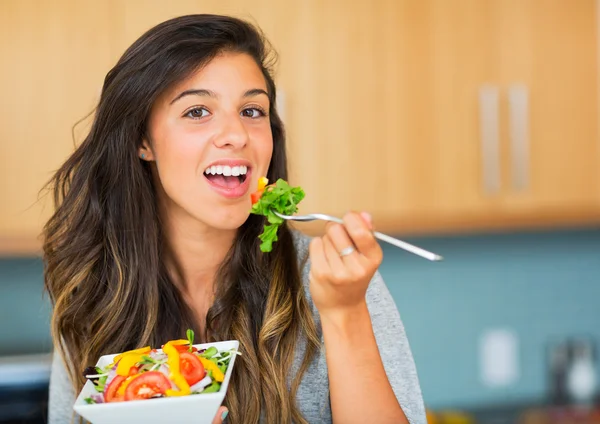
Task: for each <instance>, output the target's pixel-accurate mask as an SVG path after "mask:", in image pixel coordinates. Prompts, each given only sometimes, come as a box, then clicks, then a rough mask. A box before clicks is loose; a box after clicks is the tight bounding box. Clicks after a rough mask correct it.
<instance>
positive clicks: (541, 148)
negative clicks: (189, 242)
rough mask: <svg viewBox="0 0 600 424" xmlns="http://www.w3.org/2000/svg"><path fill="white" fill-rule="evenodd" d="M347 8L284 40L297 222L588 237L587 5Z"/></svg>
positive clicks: (591, 84)
mask: <svg viewBox="0 0 600 424" xmlns="http://www.w3.org/2000/svg"><path fill="white" fill-rule="evenodd" d="M328 4H329V2H328ZM352 9H353V11H352V12H349V11H346V14H348V16H346V15H345V14H342V13H339V10H340V9H339V8H335V7H331V8H323V9H322V10H320V11H319V18H318V19H310V18H308V19H306V21H302V20H301V19H298V20H296V25H297V27H296V26H293V25H292V26H291V27H290V31H293V30H296V31H297V32H296V34H297V38H296V39H297V40H298V41H297V42H298V44H299V46H298V49H299V50H300V51H301V52H302V54H303V57H304V58H305V59H304V60H305V64H304V66H301V67H298V68H296V69H295V70H294V75H291V76H290V75H287V77H289V80H287V79H286V80H285V81H284V83H283V86H284V87H286V88H287V89H288V91H289V92H290V93H289V94H290V96H289V97H290V98H293V99H294V102H295V104H292V105H290V108H293V110H291V111H290V115H291V117H292V118H291V119H292V120H291V122H289V124H290V128H291V141H292V143H293V144H292V148H293V149H294V150H293V152H294V154H293V158H294V159H295V160H296V162H295V165H296V170H297V180H298V181H300V182H301V183H302V184H303V186H305V187H306V189H307V193H308V198H307V200H306V201H305V203H304V204H303V211H323V212H329V213H333V214H337V215H339V214H342V213H343V212H345V211H346V210H349V209H366V210H370V211H372V212H373V213H374V215H375V218H376V220H377V221H378V226H379V228H381V229H382V230H387V231H392V232H399V233H412V232H438V231H446V232H458V231H472V230H480V229H483V230H488V229H497V228H505V229H513V228H523V227H526V228H528V227H535V226H560V225H580V224H590V223H598V222H600V183H599V182H600V173H599V172H600V166H599V165H600V143H599V139H598V63H597V62H598V54H597V50H598V35H597V26H598V23H597V13H596V2H595V1H593V0H582V1H579V2H563V1H548V2H546V1H544V2H542V1H536V0H527V1H522V0H514V1H513V0H485V1H481V0H454V1H445V0H430V1H419V2H417V1H403V2H375V3H374V4H362V5H354V6H353V7H352ZM307 28H308V29H309V30H307ZM303 31H304V32H308V34H310V35H309V36H308V37H310V38H308V40H310V41H312V40H314V39H320V40H321V41H320V43H316V42H314V43H311V42H307V43H305V42H304V41H306V40H307V37H304V38H303V37H302V36H301V34H302V33H303ZM300 43H302V45H300ZM294 81H302V84H298V85H297V86H294ZM304 87H314V90H305V89H304ZM300 110H301V111H302V113H299V111H300ZM307 114H308V116H307ZM311 168H313V169H314V171H313V172H312V173H311V174H310V175H306V171H307V170H308V169H311ZM311 195H312V196H311Z"/></svg>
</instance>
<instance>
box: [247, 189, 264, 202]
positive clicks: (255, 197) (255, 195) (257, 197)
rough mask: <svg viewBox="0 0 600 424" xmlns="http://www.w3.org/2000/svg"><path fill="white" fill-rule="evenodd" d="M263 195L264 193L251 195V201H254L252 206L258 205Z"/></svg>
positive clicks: (259, 192)
mask: <svg viewBox="0 0 600 424" xmlns="http://www.w3.org/2000/svg"><path fill="white" fill-rule="evenodd" d="M262 195H263V191H262V190H260V191H255V192H254V193H252V194H251V195H250V199H251V200H252V204H253V205H254V204H255V203H258V201H259V200H260V198H261V197H262Z"/></svg>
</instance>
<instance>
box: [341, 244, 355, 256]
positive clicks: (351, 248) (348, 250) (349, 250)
mask: <svg viewBox="0 0 600 424" xmlns="http://www.w3.org/2000/svg"><path fill="white" fill-rule="evenodd" d="M355 250H356V249H355V248H354V246H348V247H346V248H345V249H344V250H342V251H341V252H340V257H344V256H348V255H350V254H352V253H353V252H354V251H355Z"/></svg>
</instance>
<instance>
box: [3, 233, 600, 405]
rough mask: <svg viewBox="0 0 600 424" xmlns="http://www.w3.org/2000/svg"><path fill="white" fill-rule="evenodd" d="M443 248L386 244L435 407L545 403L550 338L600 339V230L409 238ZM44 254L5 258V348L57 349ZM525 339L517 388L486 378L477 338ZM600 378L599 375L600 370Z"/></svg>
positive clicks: (389, 274) (386, 271) (391, 281)
mask: <svg viewBox="0 0 600 424" xmlns="http://www.w3.org/2000/svg"><path fill="white" fill-rule="evenodd" d="M409 241H412V242H414V243H416V244H418V245H419V246H421V247H424V248H427V249H430V250H433V251H434V252H436V253H439V254H442V255H443V256H444V257H445V258H446V260H445V261H444V262H441V263H431V262H429V261H426V260H424V259H421V258H419V257H416V256H413V255H411V254H408V253H406V252H403V251H401V250H399V249H396V248H394V247H390V246H387V245H384V253H385V257H384V262H383V264H382V267H381V273H382V275H383V277H384V279H385V280H386V283H387V285H388V287H389V289H390V291H391V293H392V295H393V296H394V299H395V300H396V303H397V305H398V308H399V309H400V313H401V315H402V318H403V320H404V323H405V326H406V329H407V332H408V336H409V339H410V343H411V347H412V349H413V353H414V356H415V360H416V363H417V368H418V371H419V376H420V379H421V385H422V388H423V392H424V396H425V400H426V403H427V405H428V406H430V407H446V406H458V407H468V406H477V405H480V404H494V403H500V402H512V401H523V400H525V401H527V400H536V399H539V398H541V397H543V395H544V393H545V377H546V374H545V356H544V355H545V349H546V346H547V343H549V342H551V341H553V340H559V339H561V338H563V337H567V336H578V335H583V336H590V337H593V338H594V340H596V343H597V344H598V342H599V341H600V308H599V307H598V305H599V303H600V230H582V231H566V232H545V233H529V234H500V235H485V236H483V235H482V236H470V237H448V238H419V239H412V240H409ZM48 325H49V306H48V301H47V299H44V298H42V264H41V262H40V261H39V260H38V259H13V260H10V259H3V260H0V354H10V353H21V352H38V351H46V350H49V349H50V346H51V343H50V337H49V330H48V328H49V327H48ZM498 327H502V328H510V329H512V330H513V331H514V332H515V333H516V334H517V336H518V339H519V348H520V350H519V352H520V368H521V374H520V378H519V380H518V382H517V383H516V384H515V385H514V386H511V387H509V388H506V389H502V390H498V389H487V388H486V387H484V386H483V385H482V384H481V383H480V382H479V375H478V356H477V352H478V340H479V337H480V336H481V334H482V333H483V332H484V331H486V330H487V329H491V328H498ZM599 377H600V376H599Z"/></svg>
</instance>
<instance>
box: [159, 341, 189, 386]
mask: <svg viewBox="0 0 600 424" xmlns="http://www.w3.org/2000/svg"><path fill="white" fill-rule="evenodd" d="M174 342H176V340H175V341H171V342H168V343H167V344H165V345H164V346H163V352H164V353H166V354H167V357H168V359H167V362H168V364H169V370H170V371H171V374H170V375H169V378H170V379H171V380H173V382H174V383H175V385H176V386H177V387H178V388H179V390H173V389H168V390H167V393H166V395H167V396H185V395H189V394H190V393H191V391H190V385H189V384H188V383H187V381H186V380H185V378H184V377H183V375H181V372H180V369H179V351H177V349H176V348H175V346H176V344H175V343H174ZM185 343H189V342H188V341H187V340H185Z"/></svg>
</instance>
